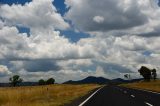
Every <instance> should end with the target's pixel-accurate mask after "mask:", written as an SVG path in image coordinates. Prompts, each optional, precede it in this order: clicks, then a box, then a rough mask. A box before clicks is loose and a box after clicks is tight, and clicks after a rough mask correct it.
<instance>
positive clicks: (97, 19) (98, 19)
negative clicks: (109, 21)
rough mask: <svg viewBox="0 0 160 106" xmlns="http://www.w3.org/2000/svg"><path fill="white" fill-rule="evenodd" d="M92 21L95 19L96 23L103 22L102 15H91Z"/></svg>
mask: <svg viewBox="0 0 160 106" xmlns="http://www.w3.org/2000/svg"><path fill="white" fill-rule="evenodd" d="M93 21H95V22H97V23H103V22H104V17H102V16H95V17H93Z"/></svg>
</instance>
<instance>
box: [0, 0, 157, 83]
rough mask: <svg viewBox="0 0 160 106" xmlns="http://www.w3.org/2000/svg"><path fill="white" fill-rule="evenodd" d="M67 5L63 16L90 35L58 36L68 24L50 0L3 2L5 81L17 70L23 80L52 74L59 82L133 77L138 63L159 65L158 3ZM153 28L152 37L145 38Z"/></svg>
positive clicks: (114, 0)
mask: <svg viewBox="0 0 160 106" xmlns="http://www.w3.org/2000/svg"><path fill="white" fill-rule="evenodd" d="M153 3H154V2H153ZM66 5H67V6H68V8H69V11H68V12H67V13H66V14H65V19H67V20H70V21H71V23H72V24H73V25H74V26H75V27H76V28H78V29H79V30H81V31H84V32H89V33H90V34H92V36H91V37H89V38H81V39H80V40H79V41H77V42H76V43H71V42H70V41H69V39H68V38H66V37H64V36H61V34H60V32H59V31H57V30H66V29H67V28H68V27H69V26H70V25H69V24H68V23H67V22H66V21H65V19H63V18H64V17H62V16H61V15H60V14H59V13H58V12H57V10H56V8H55V7H54V6H53V5H52V0H38V2H37V0H33V1H32V2H29V3H26V4H25V5H20V4H18V5H15V4H14V5H11V6H9V5H6V4H5V5H2V6H1V8H0V49H1V51H0V64H2V65H1V66H0V67H1V68H0V69H1V70H0V75H1V73H3V74H2V75H3V76H5V78H3V79H7V80H8V78H7V77H6V76H8V77H9V75H10V74H11V73H12V74H20V75H21V76H22V77H23V78H24V80H25V81H33V80H34V81H35V80H36V81H37V80H39V79H40V78H48V77H54V78H55V79H56V81H58V82H63V81H66V80H70V79H72V80H78V79H82V78H85V77H87V76H90V75H91V76H103V77H106V78H116V77H123V75H124V74H125V73H130V74H132V76H133V78H136V77H137V75H139V74H138V72H137V70H138V68H140V66H141V65H146V66H148V67H150V68H156V69H159V68H158V65H159V64H158V63H159V61H160V58H159V55H160V46H159V42H160V38H159V37H158V35H159V30H158V29H159V22H160V21H159V18H158V17H159V11H160V10H159V8H158V7H156V4H153V6H155V7H154V9H153V8H148V6H149V5H150V4H149V2H148V0H102V1H101V2H99V3H97V1H96V0H92V1H91V0H66ZM153 10H154V11H155V12H153ZM26 11H29V12H27V13H26ZM151 13H153V14H152V15H151ZM16 26H20V27H21V26H24V27H27V28H29V29H31V32H30V36H27V34H26V33H19V31H18V29H17V27H16ZM71 26H72V25H71ZM144 29H145V30H144ZM154 32H155V33H156V36H154V34H152V35H150V37H148V35H147V34H149V33H154ZM93 35H95V36H93ZM116 35H121V36H116ZM139 35H140V36H139ZM146 36H147V37H146ZM153 36H154V37H153ZM158 74H160V73H159V72H158ZM28 76H29V77H28ZM138 77H140V76H138ZM3 79H2V80H3Z"/></svg>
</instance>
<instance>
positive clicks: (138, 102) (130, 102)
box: [79, 86, 160, 106]
mask: <svg viewBox="0 0 160 106" xmlns="http://www.w3.org/2000/svg"><path fill="white" fill-rule="evenodd" d="M79 106H160V93H154V92H148V91H141V90H135V89H129V88H123V87H118V86H105V87H103V88H101V89H99V90H97V91H95V92H94V93H93V94H92V95H90V96H89V97H88V98H87V99H86V100H85V101H83V102H82V103H81V104H80V105H79Z"/></svg>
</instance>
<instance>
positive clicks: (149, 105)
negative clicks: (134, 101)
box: [145, 102, 153, 106]
mask: <svg viewBox="0 0 160 106" xmlns="http://www.w3.org/2000/svg"><path fill="white" fill-rule="evenodd" d="M145 104H147V105H148V106H153V105H151V104H150V103H147V102H145Z"/></svg>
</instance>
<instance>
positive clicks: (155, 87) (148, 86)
mask: <svg viewBox="0 0 160 106" xmlns="http://www.w3.org/2000/svg"><path fill="white" fill-rule="evenodd" d="M122 86H125V87H130V88H137V89H145V90H151V91H156V92H160V80H156V81H153V80H152V81H150V82H145V81H141V82H136V83H129V84H122Z"/></svg>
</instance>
